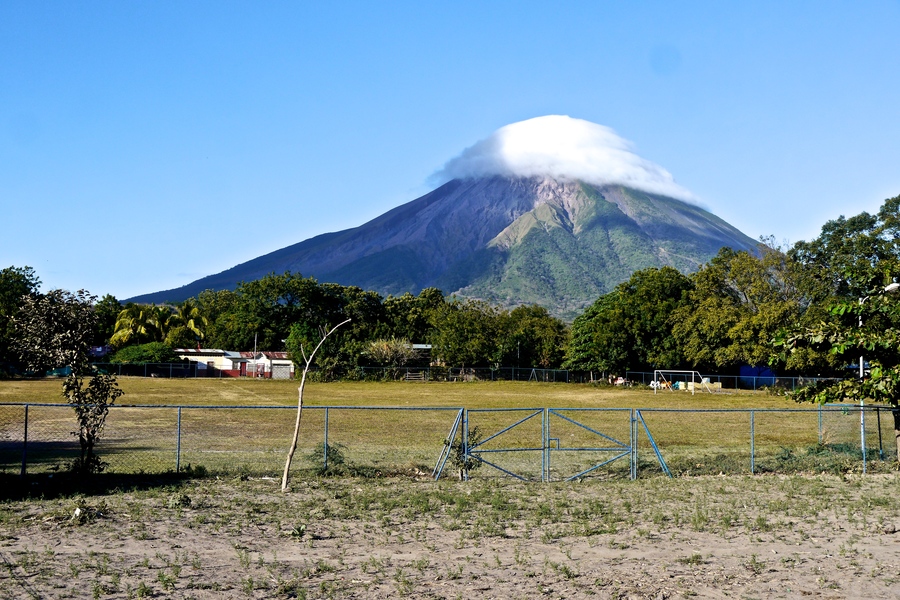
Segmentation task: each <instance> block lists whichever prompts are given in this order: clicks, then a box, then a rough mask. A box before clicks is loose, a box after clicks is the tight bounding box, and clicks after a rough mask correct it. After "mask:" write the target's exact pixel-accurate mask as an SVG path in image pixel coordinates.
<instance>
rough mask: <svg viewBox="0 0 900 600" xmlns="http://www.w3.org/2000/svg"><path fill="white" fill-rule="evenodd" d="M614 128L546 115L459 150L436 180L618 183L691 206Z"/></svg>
mask: <svg viewBox="0 0 900 600" xmlns="http://www.w3.org/2000/svg"><path fill="white" fill-rule="evenodd" d="M632 149H633V144H632V143H631V142H629V141H628V140H626V139H624V138H622V137H620V136H619V135H618V134H617V133H616V132H615V131H614V130H613V129H611V128H609V127H606V126H604V125H598V124H596V123H591V122H590V121H585V120H583V119H574V118H572V117H569V116H566V115H547V116H543V117H536V118H533V119H528V120H525V121H519V122H518V123H512V124H510V125H506V126H504V127H501V128H500V129H498V130H496V131H495V132H493V133H492V134H491V135H489V136H488V137H487V138H485V139H483V140H481V141H479V142H477V143H475V144H474V145H473V146H470V147H469V148H466V149H465V150H463V152H462V154H460V155H459V156H457V157H456V158H453V159H451V160H450V161H448V162H447V163H446V164H445V165H444V167H443V169H441V170H440V171H438V172H437V173H435V175H434V178H435V179H436V180H439V181H449V180H451V179H468V178H473V177H487V176H492V175H500V176H504V177H535V176H540V177H553V178H555V179H577V180H580V181H584V182H585V183H591V184H594V185H607V184H618V185H624V186H627V187H630V188H635V189H639V190H643V191H645V192H650V193H654V194H661V195H665V196H669V197H672V198H678V199H681V200H689V201H696V198H695V197H694V195H693V194H691V192H690V191H688V190H687V189H685V188H683V187H681V186H680V185H678V184H677V183H675V179H674V178H673V177H672V174H671V173H669V172H668V171H667V170H665V169H664V168H662V167H661V166H659V165H657V164H656V163H654V162H651V161H649V160H646V159H644V158H641V157H640V156H638V155H637V154H635V153H634V152H633V150H632Z"/></svg>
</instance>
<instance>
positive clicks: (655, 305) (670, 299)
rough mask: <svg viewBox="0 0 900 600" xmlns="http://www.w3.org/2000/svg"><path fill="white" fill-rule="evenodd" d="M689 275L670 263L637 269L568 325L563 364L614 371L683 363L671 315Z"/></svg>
mask: <svg viewBox="0 0 900 600" xmlns="http://www.w3.org/2000/svg"><path fill="white" fill-rule="evenodd" d="M691 289H692V285H691V282H690V280H689V279H688V278H687V277H685V276H684V275H682V274H681V273H680V272H678V271H677V270H675V269H673V268H671V267H663V268H661V269H658V268H655V267H654V268H649V269H643V270H641V271H636V272H635V273H634V274H633V275H632V276H631V278H630V279H629V280H628V281H626V282H623V283H621V284H619V285H618V286H616V289H615V290H614V291H613V292H611V293H609V294H606V295H604V296H602V297H601V298H600V299H598V300H597V302H595V303H594V304H593V305H592V306H591V307H590V308H589V309H588V310H587V311H586V312H585V314H584V315H582V316H581V317H579V318H577V319H576V320H575V322H574V323H573V325H572V341H571V343H570V344H569V347H568V351H567V355H566V363H565V364H566V365H567V366H568V367H569V368H572V369H577V370H585V371H595V370H596V371H600V372H617V373H623V372H625V371H627V370H640V369H653V368H665V369H674V368H679V367H681V366H682V363H683V362H684V358H683V356H682V354H681V351H680V348H679V346H678V343H677V341H676V340H675V338H674V337H673V335H672V333H671V330H672V318H673V316H674V315H675V313H676V311H678V310H679V309H681V308H683V307H684V306H686V305H687V302H688V300H687V294H688V293H689V292H690V290H691Z"/></svg>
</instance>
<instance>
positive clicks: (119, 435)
mask: <svg viewBox="0 0 900 600" xmlns="http://www.w3.org/2000/svg"><path fill="white" fill-rule="evenodd" d="M119 381H120V385H121V387H122V389H123V390H124V391H125V396H123V397H122V398H121V399H120V400H119V402H118V405H119V406H117V407H116V408H114V409H113V410H111V411H110V414H109V417H108V419H107V426H106V429H105V431H104V435H103V438H102V439H101V442H100V445H99V447H98V451H99V453H100V454H101V455H102V457H103V459H104V460H106V461H107V462H108V463H109V469H110V471H112V472H121V473H127V472H140V471H143V472H165V471H171V470H174V469H175V468H176V466H178V467H179V468H180V469H182V470H183V469H186V468H187V467H188V466H190V467H191V468H192V469H196V468H200V467H202V468H203V469H205V470H207V471H212V472H220V471H221V472H247V473H253V474H267V475H273V476H274V475H277V474H278V473H279V471H280V469H281V468H283V461H284V456H285V454H286V451H287V447H288V445H289V442H290V437H291V435H292V433H293V423H294V419H295V418H296V405H297V386H298V382H296V381H272V380H258V379H157V378H130V377H123V378H121V379H120V380H119ZM60 390H61V381H60V380H57V379H46V380H35V381H25V380H12V381H2V382H0V469H2V472H6V473H13V472H18V471H19V470H20V469H21V464H22V438H23V431H24V420H25V415H24V408H23V407H21V406H12V405H11V404H14V403H28V404H30V405H32V406H30V407H29V411H28V446H27V455H26V460H27V469H28V472H32V473H38V472H47V471H54V470H60V469H65V468H66V463H67V462H70V461H71V460H72V458H73V457H74V456H75V453H76V452H77V443H76V440H75V439H74V437H73V436H72V434H71V432H72V430H73V429H74V418H73V414H72V411H71V409H70V408H68V407H66V406H62V407H43V406H38V405H41V404H47V403H62V402H63V401H64V399H63V398H62V397H61V395H60ZM4 404H5V406H4ZM136 405H139V406H142V407H143V408H129V407H132V406H136ZM304 406H305V409H304V412H303V420H302V426H301V438H300V448H299V450H298V454H297V458H295V461H294V464H295V466H296V468H298V469H314V470H315V469H320V470H321V469H322V468H323V467H324V460H323V459H324V458H325V453H324V448H325V447H324V443H325V441H326V439H325V436H326V420H327V442H328V445H329V447H330V449H331V453H330V458H329V460H330V464H329V465H328V466H329V467H330V468H332V470H342V471H343V472H348V471H349V472H359V473H378V472H382V473H384V472H396V471H398V470H399V471H413V472H428V473H430V472H431V469H432V468H433V467H434V465H435V464H436V462H437V459H438V456H439V455H440V453H441V450H442V449H443V441H444V440H445V439H446V438H447V436H448V434H449V433H450V431H451V428H452V426H453V425H454V421H455V419H456V417H457V415H458V411H457V410H451V409H454V408H456V409H458V408H466V409H469V412H468V416H469V430H470V431H472V430H473V429H474V428H476V427H477V431H478V433H479V435H480V436H481V439H482V440H487V441H486V442H485V443H484V444H483V445H482V446H481V449H482V450H484V451H485V453H484V454H482V455H481V456H482V458H484V459H485V460H488V461H490V462H491V463H493V464H495V465H496V466H497V467H499V469H494V468H492V467H489V466H484V467H483V468H481V469H479V470H477V471H474V472H473V473H472V476H473V477H503V476H506V475H505V473H504V471H508V472H510V473H515V474H517V475H520V476H522V477H524V478H527V479H540V477H541V472H542V470H543V469H547V470H548V472H549V474H550V477H551V478H553V479H565V478H567V477H571V476H573V475H576V474H578V473H581V472H582V471H585V470H587V469H590V468H591V467H593V466H594V465H596V464H598V463H600V462H603V461H605V460H608V459H609V458H612V457H614V456H617V455H619V454H622V453H623V452H624V450H622V449H621V446H622V445H625V446H628V445H629V444H630V439H631V421H630V419H631V415H632V413H631V410H630V409H633V408H639V409H643V410H642V413H641V414H642V415H643V417H644V422H645V423H646V425H647V428H648V429H649V430H650V432H651V433H652V435H653V438H654V439H655V441H656V443H657V444H658V447H659V448H660V450H661V452H662V455H663V457H664V458H665V460H666V462H667V464H668V466H669V467H670V469H671V470H672V471H673V472H674V473H675V474H704V473H719V472H725V473H747V472H749V470H750V466H751V454H750V444H751V437H750V432H751V429H750V427H751V423H750V412H749V411H750V410H751V409H752V410H753V411H754V413H753V428H754V436H753V442H754V445H755V448H754V469H755V470H756V471H778V472H796V471H816V472H819V471H823V470H824V471H829V472H834V471H840V472H844V471H852V470H860V469H861V467H862V461H861V454H860V452H859V431H860V422H859V413H858V411H855V410H852V409H851V410H844V411H840V410H838V411H828V412H824V413H822V414H821V415H820V414H819V412H818V411H817V410H815V407H812V406H798V405H797V404H795V403H794V402H792V401H791V400H789V399H786V398H784V397H779V396H774V395H768V394H766V393H764V392H748V391H732V390H728V391H722V392H719V393H715V394H710V393H699V392H698V393H697V394H696V395H693V396H692V395H691V394H690V393H689V392H684V391H675V392H672V391H660V392H659V393H656V394H654V393H653V391H652V390H650V389H649V388H643V389H638V388H633V389H615V388H609V387H599V386H592V385H584V384H554V383H537V382H471V383H434V382H430V383H399V382H398V383H373V382H340V383H327V384H321V383H311V384H308V385H307V388H306V393H305V398H304ZM174 407H183V408H182V409H181V410H180V411H179V410H178V409H177V408H174ZM210 407H220V408H216V409H213V408H210ZM272 407H281V408H272ZM324 407H330V408H328V409H327V410H326V409H325V408H324ZM353 407H356V408H353ZM361 407H366V408H365V409H363V408H361ZM544 408H548V409H554V410H552V411H550V412H547V413H545V412H544V411H542V410H534V409H544ZM529 409H532V410H529ZM562 409H570V410H562ZM614 409H622V410H614ZM723 409H727V410H729V411H733V410H736V411H737V412H721V411H723ZM687 410H691V411H700V412H685V411H687ZM716 411H720V412H716ZM775 411H778V412H775ZM787 411H795V412H787ZM179 413H180V439H179V435H178V433H179ZM820 419H821V422H820ZM880 425H881V432H880V434H881V435H880V437H881V440H882V443H881V446H880V447H881V448H884V450H885V458H886V459H887V460H886V461H879V460H875V459H877V458H879V457H880V456H881V455H880V454H879V428H878V422H877V420H876V418H875V415H874V414H871V415H868V416H867V427H866V431H867V440H866V444H867V447H868V448H869V450H870V454H869V457H870V458H871V459H872V460H869V461H868V464H867V468H868V469H869V470H884V469H887V468H889V467H890V466H891V465H892V461H893V459H894V452H893V451H892V448H891V447H890V444H889V443H888V440H893V436H892V433H893V431H892V425H893V422H892V420H891V419H890V415H889V414H884V415H882V418H881V423H880ZM544 427H547V428H548V430H549V434H548V435H547V437H548V438H549V440H550V447H551V448H552V450H550V451H549V452H547V453H544V452H543V451H542V449H541V448H542V446H543V439H544V433H543V431H544ZM504 430H505V431H504ZM501 432H502V433H501ZM601 434H602V435H601ZM495 435H496V437H493V438H492V439H489V440H488V438H491V437H492V436H495ZM637 447H638V458H639V476H641V475H648V476H649V475H651V474H658V473H661V472H662V469H661V467H660V464H659V462H658V460H657V458H656V455H655V453H654V452H653V449H652V447H651V445H650V442H649V438H648V436H647V435H646V430H645V429H644V427H643V425H640V426H639V429H638V446H637ZM598 448H605V449H604V450H598ZM617 448H618V450H616V449H617ZM586 449H591V450H586ZM545 460H548V461H549V464H545V463H544V461H545ZM448 474H449V471H448ZM628 474H629V462H628V459H627V458H625V459H622V460H617V461H615V462H613V463H611V464H610V465H609V466H608V467H603V468H602V469H597V470H596V471H592V472H591V476H595V477H609V476H622V477H627V476H628Z"/></svg>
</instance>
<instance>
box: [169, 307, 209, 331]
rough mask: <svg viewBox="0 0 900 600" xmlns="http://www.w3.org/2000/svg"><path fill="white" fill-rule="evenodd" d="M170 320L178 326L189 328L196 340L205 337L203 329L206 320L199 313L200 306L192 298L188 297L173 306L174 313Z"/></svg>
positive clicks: (206, 322) (206, 323)
mask: <svg viewBox="0 0 900 600" xmlns="http://www.w3.org/2000/svg"><path fill="white" fill-rule="evenodd" d="M172 320H173V321H175V323H177V324H178V325H179V326H182V327H186V328H187V329H189V330H191V331H192V332H193V333H194V335H195V336H197V339H198V340H202V339H203V338H204V337H206V333H205V331H204V330H205V329H206V326H207V325H208V323H209V322H208V321H207V319H206V317H205V316H203V315H202V314H200V307H199V306H197V302H196V301H195V300H194V299H193V298H188V299H187V300H185V301H184V302H182V303H181V304H179V305H178V306H176V307H175V314H174V315H172Z"/></svg>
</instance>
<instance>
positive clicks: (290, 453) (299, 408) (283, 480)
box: [281, 319, 350, 492]
mask: <svg viewBox="0 0 900 600" xmlns="http://www.w3.org/2000/svg"><path fill="white" fill-rule="evenodd" d="M349 322H350V319H347V320H346V321H343V322H341V323H338V324H337V325H335V326H334V327H332V328H331V331H329V332H328V333H326V334H325V335H323V336H322V339H321V340H319V343H318V344H317V345H316V348H315V349H314V350H313V351H312V354H310V355H309V356H308V357H307V356H306V355H305V354H304V356H303V358H304V360H306V365H305V366H304V367H303V375H302V376H301V377H300V387H299V388H298V391H299V393H300V397H299V399H298V400H297V423H296V424H295V425H294V439H293V440H292V441H291V447H290V448H289V449H288V455H287V461H286V462H285V463H284V475H282V476H281V491H282V492H285V491H287V486H288V478H289V474H290V471H291V461H292V460H293V459H294V452H296V451H297V440H298V439H299V438H300V417H301V416H302V414H303V388H304V387H305V386H306V374H307V373H308V372H309V367H310V366H311V365H312V362H313V358H314V357H315V356H316V352H318V351H319V348H321V347H322V344H323V343H325V340H326V339H328V336H329V335H331V334H332V333H334V332H335V330H336V329H337V328H338V327H340V326H341V325H345V324H347V323H349ZM301 351H302V348H301Z"/></svg>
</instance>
